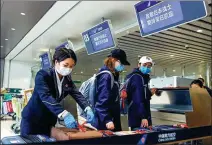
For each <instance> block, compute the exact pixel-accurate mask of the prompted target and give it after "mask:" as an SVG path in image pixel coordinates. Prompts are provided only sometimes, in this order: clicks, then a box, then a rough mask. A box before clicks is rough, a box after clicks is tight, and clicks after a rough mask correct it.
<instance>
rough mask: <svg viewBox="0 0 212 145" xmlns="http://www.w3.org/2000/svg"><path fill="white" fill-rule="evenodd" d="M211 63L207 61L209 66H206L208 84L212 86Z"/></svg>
mask: <svg viewBox="0 0 212 145" xmlns="http://www.w3.org/2000/svg"><path fill="white" fill-rule="evenodd" d="M211 81H212V78H211V65H210V64H209V63H207V68H206V85H207V86H208V87H209V88H210V87H211Z"/></svg>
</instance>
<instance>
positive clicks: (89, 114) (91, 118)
mask: <svg viewBox="0 0 212 145" xmlns="http://www.w3.org/2000/svg"><path fill="white" fill-rule="evenodd" d="M85 112H86V120H87V123H90V124H94V113H93V111H92V109H91V107H86V108H85Z"/></svg>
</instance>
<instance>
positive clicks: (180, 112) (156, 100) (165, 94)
mask: <svg viewBox="0 0 212 145" xmlns="http://www.w3.org/2000/svg"><path fill="white" fill-rule="evenodd" d="M192 111H193V107H192V103H191V97H190V92H189V89H188V88H187V89H178V88H167V89H158V94H157V95H153V96H152V99H151V115H152V122H153V125H163V124H164V125H173V124H177V123H186V116H185V112H192Z"/></svg>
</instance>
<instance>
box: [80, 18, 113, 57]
mask: <svg viewBox="0 0 212 145" xmlns="http://www.w3.org/2000/svg"><path fill="white" fill-rule="evenodd" d="M82 37H83V41H84V43H85V47H86V50H87V53H88V54H94V53H97V52H100V51H103V50H106V49H109V48H113V47H115V41H114V39H113V35H112V32H111V27H110V22H109V21H104V22H103V23H101V24H99V25H97V26H95V27H93V28H91V29H89V30H87V31H85V32H83V33H82Z"/></svg>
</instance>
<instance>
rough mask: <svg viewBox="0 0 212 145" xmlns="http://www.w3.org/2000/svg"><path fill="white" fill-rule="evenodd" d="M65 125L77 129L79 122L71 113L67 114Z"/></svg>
mask: <svg viewBox="0 0 212 145" xmlns="http://www.w3.org/2000/svg"><path fill="white" fill-rule="evenodd" d="M64 123H65V126H66V127H67V128H70V129H72V128H77V122H76V120H75V119H74V117H73V115H71V113H67V114H66V115H65V117H64Z"/></svg>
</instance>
